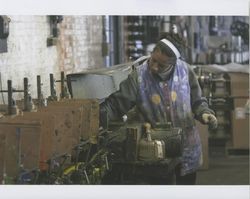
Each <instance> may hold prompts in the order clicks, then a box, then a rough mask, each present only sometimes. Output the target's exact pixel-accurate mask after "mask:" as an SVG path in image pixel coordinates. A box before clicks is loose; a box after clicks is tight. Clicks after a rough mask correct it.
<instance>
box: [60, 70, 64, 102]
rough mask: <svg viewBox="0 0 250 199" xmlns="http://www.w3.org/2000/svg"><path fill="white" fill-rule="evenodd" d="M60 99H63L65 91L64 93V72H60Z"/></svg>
mask: <svg viewBox="0 0 250 199" xmlns="http://www.w3.org/2000/svg"><path fill="white" fill-rule="evenodd" d="M61 98H62V99H63V98H65V91H64V72H63V71H62V72H61Z"/></svg>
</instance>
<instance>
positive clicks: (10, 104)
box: [7, 80, 13, 115]
mask: <svg viewBox="0 0 250 199" xmlns="http://www.w3.org/2000/svg"><path fill="white" fill-rule="evenodd" d="M7 84H8V114H9V115H12V106H13V104H12V81H11V80H8V82H7Z"/></svg>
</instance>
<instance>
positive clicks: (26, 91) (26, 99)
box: [23, 77, 29, 111]
mask: <svg viewBox="0 0 250 199" xmlns="http://www.w3.org/2000/svg"><path fill="white" fill-rule="evenodd" d="M23 88H24V111H28V109H29V108H28V106H29V88H28V78H27V77H25V78H23Z"/></svg>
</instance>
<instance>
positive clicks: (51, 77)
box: [49, 74, 55, 97]
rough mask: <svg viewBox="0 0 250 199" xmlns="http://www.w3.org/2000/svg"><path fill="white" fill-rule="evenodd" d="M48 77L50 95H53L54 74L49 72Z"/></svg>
mask: <svg viewBox="0 0 250 199" xmlns="http://www.w3.org/2000/svg"><path fill="white" fill-rule="evenodd" d="M49 79H50V95H51V96H52V97H53V96H54V94H55V88H54V76H53V74H49Z"/></svg>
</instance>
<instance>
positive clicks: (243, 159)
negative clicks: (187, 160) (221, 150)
mask: <svg viewBox="0 0 250 199" xmlns="http://www.w3.org/2000/svg"><path fill="white" fill-rule="evenodd" d="M196 184H197V185H249V156H247V155H246V156H226V155H216V156H212V157H209V169H208V170H200V171H198V173H197V181H196Z"/></svg>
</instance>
